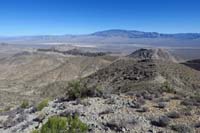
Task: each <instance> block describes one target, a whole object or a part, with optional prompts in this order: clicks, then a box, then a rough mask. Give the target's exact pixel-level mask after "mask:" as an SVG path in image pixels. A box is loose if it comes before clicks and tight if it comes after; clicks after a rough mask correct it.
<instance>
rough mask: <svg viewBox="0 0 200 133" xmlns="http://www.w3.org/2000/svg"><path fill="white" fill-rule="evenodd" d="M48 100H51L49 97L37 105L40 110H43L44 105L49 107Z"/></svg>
mask: <svg viewBox="0 0 200 133" xmlns="http://www.w3.org/2000/svg"><path fill="white" fill-rule="evenodd" d="M48 102H49V100H48V99H44V100H43V101H41V102H40V103H39V104H38V105H37V107H36V109H37V110H38V111H41V110H42V109H43V108H44V107H47V106H48Z"/></svg>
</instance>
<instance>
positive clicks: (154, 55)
mask: <svg viewBox="0 0 200 133" xmlns="http://www.w3.org/2000/svg"><path fill="white" fill-rule="evenodd" d="M128 57H132V58H134V59H138V60H144V59H153V60H162V61H172V62H176V59H175V58H174V57H173V56H172V55H171V54H170V53H169V52H168V51H167V50H165V49H139V50H136V51H135V52H133V53H131V54H130V55H128Z"/></svg>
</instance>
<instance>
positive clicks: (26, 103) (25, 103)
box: [20, 100, 29, 108]
mask: <svg viewBox="0 0 200 133" xmlns="http://www.w3.org/2000/svg"><path fill="white" fill-rule="evenodd" d="M28 106H29V102H28V101H27V100H24V101H23V102H22V104H21V105H20V107H21V108H27V107H28Z"/></svg>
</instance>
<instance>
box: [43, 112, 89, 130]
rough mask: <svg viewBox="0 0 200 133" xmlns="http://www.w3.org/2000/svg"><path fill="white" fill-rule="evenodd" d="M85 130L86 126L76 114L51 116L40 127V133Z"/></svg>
mask: <svg viewBox="0 0 200 133" xmlns="http://www.w3.org/2000/svg"><path fill="white" fill-rule="evenodd" d="M87 131H88V126H87V125H86V124H85V123H83V122H82V121H81V120H79V118H78V116H74V117H72V116H68V117H59V116H53V117H51V118H49V119H48V121H47V123H45V124H44V125H43V126H42V127H41V129H40V132H41V133H86V132H87Z"/></svg>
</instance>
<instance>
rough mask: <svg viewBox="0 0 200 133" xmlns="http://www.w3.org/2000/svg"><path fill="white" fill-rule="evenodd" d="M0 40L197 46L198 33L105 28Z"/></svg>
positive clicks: (199, 36)
mask: <svg viewBox="0 0 200 133" xmlns="http://www.w3.org/2000/svg"><path fill="white" fill-rule="evenodd" d="M0 42H4V43H17V44H18V43H20V44H45V43H46V44H49V43H51V44H57V43H58V44H59V43H79V44H81V43H88V44H94V45H95V44H129V45H131V44H141V45H147V46H170V47H171V46H177V47H180V46H184V47H199V46H200V45H199V44H200V33H177V34H163V33H158V32H143V31H135V30H119V29H113V30H105V31H99V32H95V33H92V34H86V35H38V36H19V37H0Z"/></svg>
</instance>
